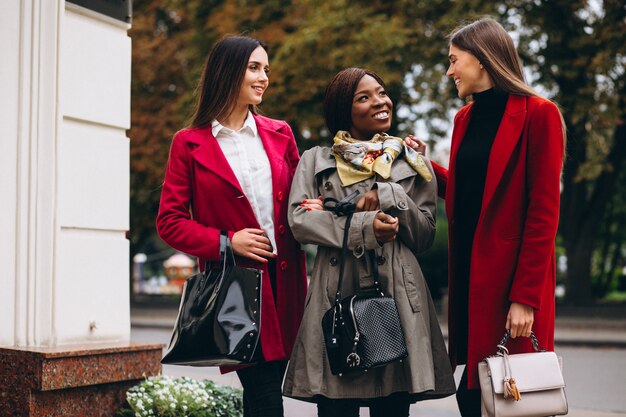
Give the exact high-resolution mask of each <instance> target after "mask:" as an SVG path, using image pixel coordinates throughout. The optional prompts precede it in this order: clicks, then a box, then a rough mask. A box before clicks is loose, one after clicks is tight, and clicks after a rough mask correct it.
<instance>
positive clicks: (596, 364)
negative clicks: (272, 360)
mask: <svg viewBox="0 0 626 417" xmlns="http://www.w3.org/2000/svg"><path fill="white" fill-rule="evenodd" d="M176 314H177V311H176V307H174V306H171V305H170V306H134V307H133V308H132V309H131V324H132V334H131V338H132V339H133V340H136V341H144V342H157V343H164V344H167V343H168V342H169V337H170V332H171V329H172V327H173V324H174V321H175V320H176ZM440 322H441V323H445V319H444V318H440ZM442 331H443V333H444V336H447V328H446V326H445V325H442ZM555 340H556V344H557V346H556V351H557V353H558V354H559V355H561V356H563V362H564V368H563V374H564V377H565V381H566V383H567V388H566V394H567V396H568V402H569V405H570V410H569V414H568V416H571V417H618V416H620V417H626V389H625V388H624V377H623V375H624V372H625V371H626V316H624V315H619V316H618V317H604V318H601V317H596V316H593V315H591V314H588V315H586V314H584V313H583V314H576V315H571V316H557V320H556V329H555ZM461 372H462V368H459V369H457V371H456V373H455V376H456V378H457V382H458V380H459V379H460V375H461ZM163 374H164V375H170V376H175V377H178V376H188V377H191V378H196V379H211V380H213V381H215V382H217V383H220V384H224V385H230V386H240V384H239V380H238V378H237V375H236V374H234V373H230V374H225V375H221V374H220V373H219V370H218V369H217V368H193V367H184V366H164V367H163ZM285 415H286V416H288V417H289V416H298V417H316V416H317V410H316V407H315V405H314V404H310V403H306V402H302V401H297V400H292V399H289V398H286V399H285ZM410 415H411V417H457V416H459V413H458V410H457V407H456V401H455V399H454V397H448V398H444V399H441V400H433V401H425V402H422V403H417V404H414V405H412V406H411V410H410ZM361 416H362V417H367V416H369V412H368V410H367V409H366V408H363V409H361Z"/></svg>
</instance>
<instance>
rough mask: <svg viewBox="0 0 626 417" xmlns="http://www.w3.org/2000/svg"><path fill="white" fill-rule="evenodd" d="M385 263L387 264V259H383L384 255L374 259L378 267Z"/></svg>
mask: <svg viewBox="0 0 626 417" xmlns="http://www.w3.org/2000/svg"><path fill="white" fill-rule="evenodd" d="M385 262H387V258H385V255H380V256H379V257H377V258H376V263H377V264H378V265H384V264H385Z"/></svg>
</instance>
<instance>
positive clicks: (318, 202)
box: [300, 196, 324, 211]
mask: <svg viewBox="0 0 626 417" xmlns="http://www.w3.org/2000/svg"><path fill="white" fill-rule="evenodd" d="M300 207H304V208H305V209H307V211H311V210H324V203H322V196H319V197H318V198H311V199H307V200H302V203H301V204H300Z"/></svg>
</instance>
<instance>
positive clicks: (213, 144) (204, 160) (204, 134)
mask: <svg viewBox="0 0 626 417" xmlns="http://www.w3.org/2000/svg"><path fill="white" fill-rule="evenodd" d="M189 141H190V142H194V143H196V144H197V145H198V146H197V147H196V148H195V149H194V150H193V151H191V156H192V157H193V158H194V159H195V160H196V161H198V162H199V163H200V164H202V165H203V166H204V167H206V168H208V169H209V170H211V171H212V172H213V173H214V174H215V175H217V176H218V177H220V178H222V179H223V180H224V181H226V182H227V183H229V184H230V185H232V186H233V187H235V188H236V189H237V190H239V192H240V193H241V194H243V191H242V190H241V185H239V181H238V180H237V177H236V176H235V173H234V172H233V170H232V168H231V167H230V164H229V163H228V161H227V160H226V157H225V156H224V152H222V148H220V145H219V144H218V143H217V139H215V136H213V133H212V132H211V127H210V126H209V127H206V128H202V129H199V130H198V132H197V134H196V135H193V136H192V137H191V138H190V139H189Z"/></svg>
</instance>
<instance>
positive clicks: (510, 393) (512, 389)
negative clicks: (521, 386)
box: [504, 378, 522, 401]
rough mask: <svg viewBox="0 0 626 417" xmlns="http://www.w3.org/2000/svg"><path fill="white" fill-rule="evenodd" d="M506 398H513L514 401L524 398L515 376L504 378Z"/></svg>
mask: <svg viewBox="0 0 626 417" xmlns="http://www.w3.org/2000/svg"><path fill="white" fill-rule="evenodd" d="M504 398H511V399H512V400H514V401H519V400H520V399H521V398H522V396H521V394H520V393H519V390H518V389H517V384H516V383H515V378H504Z"/></svg>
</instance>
